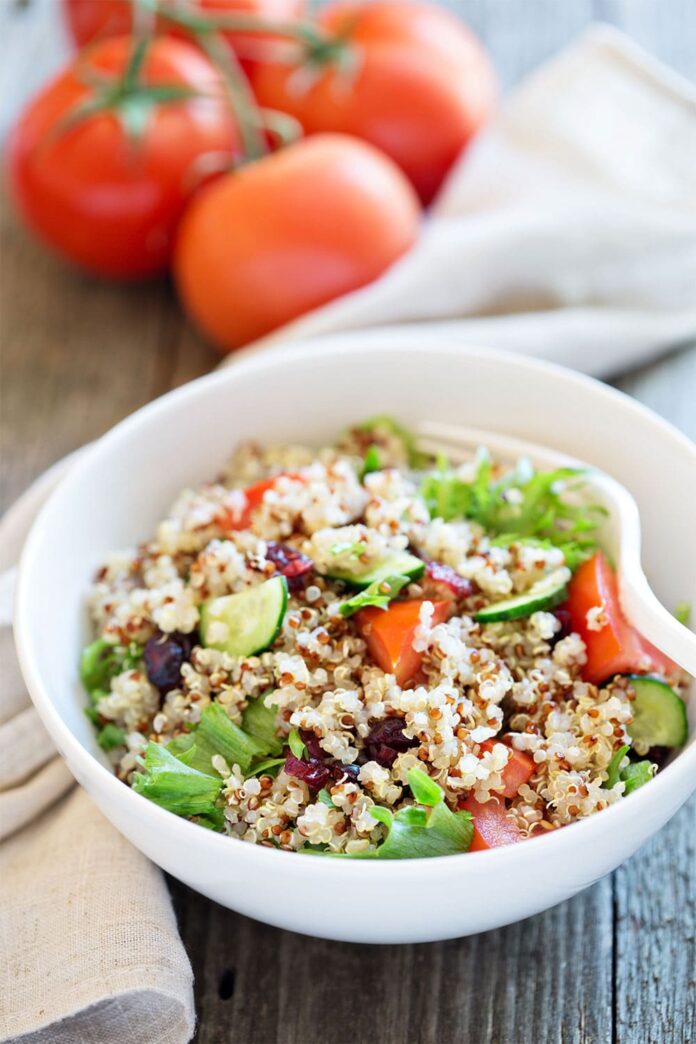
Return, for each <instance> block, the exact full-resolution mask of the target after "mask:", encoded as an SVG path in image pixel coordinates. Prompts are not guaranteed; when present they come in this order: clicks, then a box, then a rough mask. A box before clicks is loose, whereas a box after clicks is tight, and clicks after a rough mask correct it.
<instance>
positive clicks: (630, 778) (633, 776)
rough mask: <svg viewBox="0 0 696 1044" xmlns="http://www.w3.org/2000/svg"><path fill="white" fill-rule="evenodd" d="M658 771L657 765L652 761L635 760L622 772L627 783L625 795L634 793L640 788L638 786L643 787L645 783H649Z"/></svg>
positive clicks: (622, 776)
mask: <svg viewBox="0 0 696 1044" xmlns="http://www.w3.org/2000/svg"><path fill="white" fill-rule="evenodd" d="M656 771H657V766H656V765H653V763H652V762H651V761H633V762H631V764H630V765H629V766H628V768H625V769H624V770H623V772H622V773H621V779H622V780H623V781H624V783H625V784H626V786H625V788H624V797H626V795H627V794H632V793H633V791H634V790H638V787H642V786H643V784H644V783H649V782H650V780H651V779H652V778H653V776H654V775H655V773H656Z"/></svg>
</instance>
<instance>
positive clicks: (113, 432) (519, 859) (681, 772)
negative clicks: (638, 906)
mask: <svg viewBox="0 0 696 1044" xmlns="http://www.w3.org/2000/svg"><path fill="white" fill-rule="evenodd" d="M385 332H386V331H385ZM356 339H357V340H358V341H362V344H361V345H360V347H364V346H365V345H366V338H365V335H364V334H362V333H361V332H360V331H355V332H350V333H342V334H339V335H333V336H330V337H322V338H317V339H316V340H312V341H308V342H301V343H298V344H296V345H287V344H286V345H277V346H274V347H271V348H268V349H265V350H264V351H263V352H251V353H245V354H244V357H242V358H240V359H238V360H236V361H235V363H234V365H232V366H230V367H226V368H223V369H220V370H215V371H213V372H212V373H209V374H205V375H204V376H202V377H199V378H197V379H195V380H193V381H190V382H188V383H187V384H184V385H182V386H180V387H179V388H175V389H173V390H172V391H169V392H167V393H165V394H164V395H161V396H159V397H158V398H156V399H154V400H152V401H151V402H149V403H147V404H146V405H144V406H142V407H141V408H140V409H138V410H136V411H135V412H133V413H131V414H130V415H128V416H127V417H125V418H124V419H123V420H121V421H120V422H119V423H118V424H116V425H115V426H114V427H112V428H111V429H109V431H107V432H106V433H105V434H104V435H102V436H101V437H100V438H99V439H97V440H96V441H95V442H94V443H93V444H91V445H90V446H88V447H86V448H85V449H84V450H83V452H81V453H80V454H79V456H78V458H77V460H76V461H75V463H74V464H73V466H72V467H71V468H70V470H69V472H68V473H67V474H66V475H65V476H64V477H63V478H62V479H61V480H60V481H59V483H58V485H57V486H56V488H55V489H54V490H53V491H52V492H51V493H50V495H49V496H48V498H47V499H46V501H45V503H44V504H43V506H42V508H41V510H40V511H39V513H38V515H37V517H36V519H35V520H34V523H33V525H32V527H31V529H30V532H29V534H28V536H27V539H26V541H25V544H24V547H23V550H22V554H21V557H20V562H19V567H18V582H17V594H16V600H15V624H14V629H15V642H16V646H17V654H18V658H19V663H20V667H21V671H22V674H23V677H24V680H25V682H26V684H27V688H28V690H29V694H30V696H31V699H32V702H33V703H34V705H35V707H36V709H37V711H38V713H39V716H40V718H41V720H42V721H43V724H44V725H45V727H46V729H47V730H48V732H49V734H50V735H51V736H52V738H54V739H55V740H56V743H57V745H58V746H59V748H60V749H61V750H64V751H65V752H66V757H67V758H69V767H71V764H70V763H71V762H72V763H74V764H75V766H76V768H77V769H79V771H80V773H81V774H83V775H84V776H85V778H90V777H95V779H96V781H98V782H99V784H100V791H101V792H102V794H104V795H105V796H106V797H107V798H108V799H109V800H112V801H113V802H114V803H115V804H116V805H118V804H120V805H121V806H122V808H123V809H124V810H127V809H128V807H129V806H130V811H129V815H131V816H132V817H133V819H134V820H140V821H141V823H142V824H143V825H146V826H147V825H150V826H151V827H152V829H153V831H160V830H161V831H168V832H169V836H170V838H171V840H172V841H175V842H178V843H180V844H181V846H182V848H184V849H185V848H186V847H187V846H188V845H190V844H196V845H198V846H199V851H200V852H201V854H210V856H211V857H213V858H217V859H221V858H239V857H240V856H241V854H242V853H245V855H244V856H243V858H245V859H247V860H248V865H249V867H250V869H252V870H253V865H255V862H256V861H257V860H268V859H274V860H277V861H278V862H277V865H278V866H279V867H280V865H281V863H280V860H284V863H283V864H282V865H283V866H285V867H286V868H287V871H288V872H294V873H296V872H298V871H299V872H304V871H303V870H302V868H305V869H306V865H307V864H306V861H305V860H302V859H300V860H297V859H295V857H296V856H297V855H298V854H299V853H297V852H286V851H283V850H280V849H275V848H269V847H265V846H262V845H256V844H249V843H245V844H243V845H242V846H241V851H240V847H239V846H235V845H230V844H229V842H230V841H231V840H235V839H233V838H230V837H228V836H227V835H224V834H218V833H215V832H213V831H210V830H204V829H201V828H200V827H199V826H198V825H197V824H195V823H191V822H190V821H188V820H186V819H182V818H181V817H179V816H176V815H174V814H173V813H171V812H168V811H167V810H166V809H163V808H161V807H160V806H159V805H156V804H154V803H153V802H151V801H148V800H147V799H146V798H144V797H143V796H142V795H140V794H137V793H136V792H135V791H134V790H132V789H131V788H130V787H129V786H127V785H125V784H124V783H123V782H122V781H121V780H119V779H118V778H117V777H116V776H115V775H114V773H113V772H111V771H110V770H109V769H108V768H107V767H106V766H105V765H103V764H102V763H101V762H100V761H99V760H98V759H97V758H96V757H95V755H94V754H93V753H92V752H91V751H90V750H89V749H88V748H86V747H84V746H83V745H82V743H81V742H80V741H79V740H78V738H77V737H76V736H75V734H74V733H73V732H72V730H71V729H70V728H69V726H68V725H67V723H66V722H65V721H64V720H63V718H62V717H61V715H60V713H59V711H58V710H57V708H56V707H55V706H54V704H53V700H52V697H51V694H50V691H49V688H48V686H46V685H44V682H43V679H42V677H41V671H40V668H39V666H38V663H39V656H38V654H35V651H34V645H35V643H34V640H33V629H32V623H31V598H32V596H31V589H32V582H33V575H32V574H33V568H34V559H35V557H36V553H37V551H38V549H39V548H40V546H41V545H42V543H43V542H44V540H45V539H47V535H46V529H47V520H48V519H49V518H50V515H51V513H52V512H53V511H55V510H57V509H60V508H61V506H62V503H61V502H62V501H65V503H66V504H69V502H70V498H71V495H72V493H73V490H74V489H75V488H76V487H79V485H80V484H81V482H82V475H83V473H84V472H87V471H89V469H90V468H91V467H92V462H93V461H95V460H98V459H99V456H100V455H101V453H102V452H103V450H104V448H105V447H106V448H109V447H111V446H112V445H114V444H117V443H118V442H119V440H120V439H121V438H122V437H123V435H124V434H128V433H131V432H132V431H133V430H136V431H137V429H138V428H139V427H140V426H142V425H147V424H148V423H149V421H150V418H151V417H152V416H154V415H157V414H158V413H160V412H161V411H162V410H167V411H168V410H177V409H179V408H181V407H182V406H183V405H184V404H185V403H187V402H188V401H189V400H191V399H193V398H198V397H199V396H200V395H203V396H204V395H205V394H206V392H207V390H208V389H209V388H212V387H216V386H217V385H218V384H225V383H228V382H231V383H234V382H235V380H236V379H237V377H238V376H240V375H241V376H244V375H246V374H249V373H251V374H254V373H255V372H256V373H258V375H259V376H261V375H262V374H263V373H264V371H266V370H268V369H272V368H273V366H274V365H275V363H276V362H279V361H282V362H284V363H287V362H294V361H296V360H301V359H302V360H303V359H306V358H308V357H310V358H311V357H312V356H314V355H319V356H322V357H325V356H326V354H327V353H330V352H334V353H335V354H339V355H344V354H347V353H350V352H351V351H354V350H355V347H356V345H355V341H356ZM410 342H411V343H409V338H408V337H406V336H404V334H403V332H399V333H398V334H395V335H394V342H393V343H391V342H390V341H388V340H385V341H383V342H377V343H375V344H374V345H372V347H371V348H370V350H371V351H377V352H386V353H390V354H399V355H400V356H401V357H402V358H403V355H404V353H407V354H413V355H421V354H424V353H425V352H427V353H428V354H429V355H430V356H434V355H438V354H439V355H441V356H443V355H444V356H447V355H456V356H458V357H466V358H468V359H470V360H471V361H472V362H475V361H476V360H479V359H482V360H484V361H487V362H489V363H490V362H493V363H498V364H502V365H507V366H514V367H516V368H518V369H521V370H525V371H527V372H528V373H530V374H534V373H536V374H539V373H543V374H545V375H548V374H551V375H553V376H555V377H556V378H557V379H558V380H559V381H565V382H567V383H569V384H571V385H575V386H581V387H585V388H587V389H588V390H590V391H591V392H592V393H593V394H594V395H595V396H598V397H600V398H603V399H604V400H605V401H607V402H608V403H610V404H612V405H613V406H614V407H616V408H618V409H620V410H622V411H624V412H626V413H628V414H632V415H633V416H634V417H636V418H638V419H639V420H642V421H643V422H645V423H648V424H649V425H651V426H652V427H653V428H654V429H655V430H658V431H660V432H661V433H662V434H664V435H667V436H669V438H670V439H672V441H673V442H676V443H677V445H679V446H680V447H681V449H682V450H684V449H685V450H687V451H688V452H689V453H690V454H691V455H692V456H693V457H694V463H695V464H696V445H694V443H693V442H692V441H691V440H690V439H689V438H688V436H686V435H685V434H684V433H682V432H680V431H679V430H678V429H676V428H675V427H674V426H673V425H672V424H670V423H669V422H668V421H666V420H664V419H663V418H661V417H659V416H658V415H657V414H655V413H654V412H653V411H652V410H650V409H649V408H648V407H646V406H643V405H642V404H641V403H639V402H637V401H636V400H634V399H631V398H630V397H629V396H627V395H625V394H624V393H623V392H620V391H618V390H617V389H615V388H612V387H610V386H608V385H605V384H603V383H602V382H600V381H598V380H596V379H595V378H593V377H589V376H587V375H586V374H582V373H578V372H576V371H574V370H570V369H568V368H567V367H565V366H561V365H559V364H557V363H552V362H548V361H547V360H542V359H536V358H532V357H529V356H521V355H518V354H515V353H513V352H506V351H500V350H497V349H489V348H484V347H478V346H470V345H463V344H461V343H458V342H457V341H456V340H455V339H452V340H450V341H449V342H448V341H447V340H446V339H444V338H443V342H442V343H439V344H438V345H437V347H435V348H431V347H424V345H423V344H422V342H420V343H419V342H418V340H417V338H411V339H410ZM367 343H369V342H367ZM49 539H50V537H49ZM690 784H691V785H690ZM694 789H696V736H692V737H691V741H690V742H689V743H688V744H687V746H685V747H684V749H683V750H682V751H681V752H680V753H679V755H678V756H677V757H676V758H675V759H674V761H673V762H672V763H671V764H669V765H667V766H665V768H664V769H662V771H661V772H660V773H659V774H658V775H657V776H656V777H655V778H654V779H653V780H651V782H650V786H648V787H641V788H640V789H639V790H637V791H636V792H635V793H633V794H632V795H630V798H631V800H630V802H623V801H618V802H616V803H614V804H613V805H610V806H609V807H608V808H606V809H603V810H602V812H601V813H600V814H595V815H591V816H588V817H586V818H584V819H581V820H580V821H578V822H576V823H573V824H569V825H570V826H572V830H567V829H565V828H561V829H556V830H553V831H549V832H548V833H546V834H543V835H540V836H538V837H535V838H532V839H530V840H533V841H534V842H535V843H534V844H530V845H527V844H523V845H521V846H520V845H506V846H501V847H499V848H492V849H488V850H482V851H476V852H461V853H457V854H454V855H447V856H434V857H419V858H415V859H404V860H376V859H375V860H360V859H355V860H353V859H345V858H329V859H321V860H316V861H315V865H321V866H325V867H327V868H328V867H330V868H331V869H327V870H326V873H330V874H334V875H338V876H339V877H346V878H350V879H352V880H357V879H365V877H367V879H368V880H372V879H373V876H377V877H378V878H379V877H380V875H383V874H389V875H392V879H393V880H395V881H399V880H403V879H406V878H409V877H412V876H415V875H417V874H420V872H421V871H422V866H423V863H427V864H428V866H429V871H428V872H429V873H431V874H434V875H438V874H441V873H446V874H448V873H449V872H450V869H451V870H452V871H453V872H454V871H456V872H459V873H461V872H462V871H463V870H464V869H465V867H466V866H467V865H468V866H470V867H472V866H473V865H476V866H479V867H481V866H482V865H484V866H487V867H490V869H491V870H492V868H493V860H495V861H496V865H500V867H501V870H503V869H504V868H505V867H507V866H508V865H509V864H510V865H511V864H512V862H513V861H514V865H515V866H518V867H523V866H524V864H525V862H526V861H528V860H530V859H532V860H534V859H536V858H537V856H536V853H537V851H538V849H539V846H540V845H542V844H543V846H544V848H543V851H544V852H545V853H546V855H547V856H548V858H549V859H550V858H553V853H554V851H555V852H556V853H557V856H556V858H558V856H559V855H560V854H561V853H563V852H565V851H567V850H569V847H570V848H574V847H575V846H576V844H578V845H582V844H583V841H584V842H585V843H586V844H591V843H592V841H593V839H597V838H599V837H600V836H601V835H604V834H606V833H609V832H610V831H612V832H613V831H614V830H620V826H621V823H625V822H627V820H628V819H629V818H630V819H634V818H638V817H639V816H642V815H643V814H644V813H645V812H646V811H647V809H648V808H649V806H651V805H652V806H655V807H658V800H659V799H658V795H662V794H666V792H667V791H668V790H669V791H671V792H672V793H674V792H675V790H676V791H679V792H680V793H681V795H682V800H683V801H686V800H687V799H688V797H689V796H690V794H691V792H692V791H693V790H694ZM102 804H103V802H102ZM195 839H197V840H195ZM645 840H647V838H646V839H645ZM224 852H227V853H228V855H227V856H223V853H224ZM290 857H293V859H290ZM472 857H476V859H477V860H478V863H477V864H472V863H471V859H472ZM462 859H467V860H468V861H469V862H468V863H464V864H462ZM482 860H488V863H487V864H482ZM385 864H386V867H387V869H385V868H384V867H385ZM293 866H294V867H295V870H294V871H292V867H293Z"/></svg>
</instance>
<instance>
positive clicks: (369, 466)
mask: <svg viewBox="0 0 696 1044" xmlns="http://www.w3.org/2000/svg"><path fill="white" fill-rule="evenodd" d="M381 467H382V460H381V458H380V455H379V450H378V449H377V447H376V446H374V445H373V446H370V447H369V448H368V450H367V453H366V454H365V459H364V460H363V466H362V476H361V477H362V478H365V476H366V475H371V474H372V472H373V471H380V469H381Z"/></svg>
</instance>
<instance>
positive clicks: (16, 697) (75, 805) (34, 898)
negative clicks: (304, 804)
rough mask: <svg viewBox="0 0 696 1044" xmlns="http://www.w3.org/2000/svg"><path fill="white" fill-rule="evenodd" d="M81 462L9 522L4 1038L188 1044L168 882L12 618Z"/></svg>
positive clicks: (0, 792)
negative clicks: (134, 841)
mask: <svg viewBox="0 0 696 1044" xmlns="http://www.w3.org/2000/svg"><path fill="white" fill-rule="evenodd" d="M69 463H70V462H69V461H64V462H63V463H62V464H61V465H59V466H58V469H57V470H56V469H54V470H53V472H49V473H48V474H47V475H45V476H44V477H43V479H42V480H40V481H39V483H37V484H36V486H34V487H32V489H31V490H30V491H29V492H28V493H27V494H26V495H25V496H24V497H23V498H22V499H21V500H19V501H18V502H17V503H16V504H15V506H14V507H13V508H12V509H11V510H10V511H9V512H8V513H7V515H5V517H4V518H3V520H2V523H0V570H4V573H3V580H2V581H0V842H1V843H0V1040H2V1041H14V1040H21V1042H22V1044H110V1042H112V1041H113V1042H114V1044H116V1042H118V1044H131V1042H132V1044H136V1042H137V1044H184V1042H185V1041H188V1040H190V1038H191V1036H192V1034H193V1028H194V1022H195V1016H194V1006H193V976H192V973H191V966H190V964H189V962H188V958H187V956H186V951H185V950H184V947H183V945H182V942H181V939H180V938H179V933H178V931H177V925H176V919H175V917H174V911H173V910H172V904H171V901H170V899H169V894H168V892H167V887H166V884H165V882H164V878H163V877H162V874H161V872H160V871H159V870H158V869H157V867H155V866H153V864H152V863H151V862H150V861H149V860H148V859H146V858H145V856H143V855H141V854H140V852H138V851H136V849H134V848H133V847H132V846H131V845H130V844H129V843H128V841H126V840H125V838H123V837H121V835H120V834H119V833H118V832H117V831H116V830H114V828H113V827H112V826H111V824H110V823H108V822H107V820H106V819H104V817H103V816H102V815H101V813H100V812H98V811H97V809H96V808H95V807H94V805H93V804H92V802H91V801H90V799H89V798H88V797H87V795H86V794H85V793H84V792H83V791H82V790H80V789H79V788H78V787H75V786H74V780H73V778H72V776H71V775H70V773H69V772H68V769H67V768H66V766H65V765H64V764H63V762H62V761H61V759H60V758H59V757H57V756H56V751H55V748H54V747H53V744H52V743H51V740H50V738H49V736H48V734H47V732H46V730H45V729H44V727H43V725H42V724H41V721H40V720H39V717H38V715H37V713H36V711H35V710H34V708H33V706H32V705H31V702H30V700H29V696H28V695H27V691H26V688H25V686H24V682H23V680H22V677H21V675H20V673H19V667H18V665H17V659H16V656H15V653H14V646H13V642H12V632H11V628H10V627H9V626H7V625H3V624H4V621H6V619H7V616H8V611H7V610H8V604H7V603H8V600H9V595H10V587H11V582H10V577H11V572H10V570H11V567H12V565H13V564H14V560H15V559H16V556H17V552H18V550H19V548H20V547H21V545H22V542H23V539H24V536H25V535H26V532H27V529H28V527H29V525H30V524H31V520H32V518H33V516H34V514H35V513H36V511H37V510H38V508H39V507H40V505H41V503H43V500H44V499H45V497H46V495H47V494H48V492H49V490H50V489H51V488H52V486H53V485H54V483H55V481H56V480H57V479H58V478H59V477H60V473H61V472H62V471H63V470H64V469H65V467H68V466H69Z"/></svg>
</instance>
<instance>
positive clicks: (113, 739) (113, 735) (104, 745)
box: [97, 721, 126, 751]
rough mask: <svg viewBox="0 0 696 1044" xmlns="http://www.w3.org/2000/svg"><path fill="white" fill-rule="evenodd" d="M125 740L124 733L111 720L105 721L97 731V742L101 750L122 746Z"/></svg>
mask: <svg viewBox="0 0 696 1044" xmlns="http://www.w3.org/2000/svg"><path fill="white" fill-rule="evenodd" d="M125 742H126V734H125V732H124V731H123V729H119V727H118V725H114V723H113V722H112V721H109V722H107V724H106V725H104V727H103V728H101V729H100V730H99V732H98V733H97V743H98V744H99V746H100V747H101V749H102V750H106V751H110V750H114V748H115V747H122V746H123V745H124V744H125Z"/></svg>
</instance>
